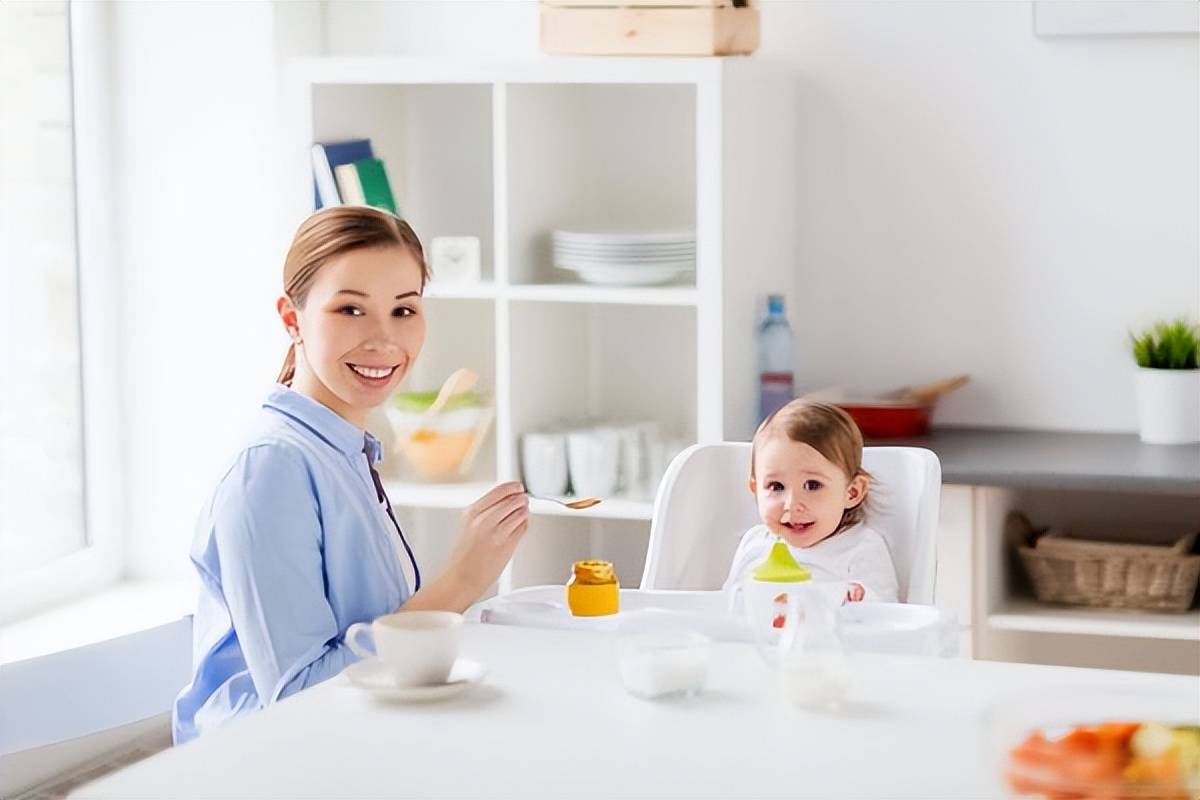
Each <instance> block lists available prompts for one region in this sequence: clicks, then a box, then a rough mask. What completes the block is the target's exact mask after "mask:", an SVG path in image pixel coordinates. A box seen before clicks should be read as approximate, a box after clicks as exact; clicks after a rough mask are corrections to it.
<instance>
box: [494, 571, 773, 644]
mask: <svg viewBox="0 0 1200 800" xmlns="http://www.w3.org/2000/svg"><path fill="white" fill-rule="evenodd" d="M473 611H475V612H477V613H478V619H479V621H480V622H484V623H490V624H493V625H519V626H525V627H531V628H558V629H566V630H587V631H612V632H617V631H620V630H623V629H625V628H627V627H629V626H639V627H640V626H642V625H661V626H663V627H668V626H677V627H684V628H689V629H691V630H695V631H698V632H700V633H704V634H707V635H708V636H711V637H713V638H714V639H717V640H720V641H749V640H750V631H749V630H748V629H747V628H746V626H745V625H744V624H743V623H742V621H741V620H739V619H736V618H735V617H733V616H731V615H730V614H729V611H728V609H727V597H726V595H725V593H724V592H720V591H660V590H651V589H647V590H642V589H622V590H621V610H620V611H619V612H618V613H616V614H609V615H606V616H602V617H577V616H575V615H573V614H572V613H571V612H570V610H569V609H568V608H567V598H566V592H565V590H564V588H563V587H562V586H555V585H552V586H527V587H525V588H523V589H517V590H516V591H513V592H509V593H508V594H504V595H498V596H496V597H493V598H490V599H488V600H484V601H483V602H481V603H478V604H476V606H475V607H474V609H473Z"/></svg>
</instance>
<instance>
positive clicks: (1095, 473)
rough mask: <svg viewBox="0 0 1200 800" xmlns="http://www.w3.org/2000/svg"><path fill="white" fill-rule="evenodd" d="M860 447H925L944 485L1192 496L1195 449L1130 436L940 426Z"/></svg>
mask: <svg viewBox="0 0 1200 800" xmlns="http://www.w3.org/2000/svg"><path fill="white" fill-rule="evenodd" d="M867 444H868V445H876V446H886V445H904V446H915V447H927V448H929V449H930V450H932V451H933V452H935V453H937V455H938V458H939V459H940V460H941V462H942V481H943V482H944V483H958V484H969V485H973V486H1004V487H1013V488H1037V489H1070V490H1079V491H1102V492H1110V491H1111V492H1136V493H1150V494H1172V495H1187V496H1195V497H1200V444H1190V445H1149V444H1142V442H1141V441H1140V440H1139V439H1138V437H1137V435H1136V434H1124V433H1073V432H1072V433H1068V432H1062V431H1029V430H998V429H985V428H941V429H936V430H933V431H931V432H930V433H929V434H928V435H926V436H922V437H917V438H910V439H877V440H868V441H867Z"/></svg>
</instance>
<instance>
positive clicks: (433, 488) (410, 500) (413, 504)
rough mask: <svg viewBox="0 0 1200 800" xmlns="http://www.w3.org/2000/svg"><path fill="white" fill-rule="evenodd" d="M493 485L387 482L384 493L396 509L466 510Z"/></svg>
mask: <svg viewBox="0 0 1200 800" xmlns="http://www.w3.org/2000/svg"><path fill="white" fill-rule="evenodd" d="M493 485H494V484H491V483H416V482H412V481H397V480H385V481H384V482H383V488H384V491H386V492H387V495H388V499H389V500H390V501H391V503H392V505H393V506H395V507H396V508H456V509H457V508H466V507H467V506H469V505H471V503H474V502H475V501H476V500H478V499H479V498H480V497H481V496H482V495H483V494H484V493H486V492H487V491H488V490H489V489H491V488H492V486H493Z"/></svg>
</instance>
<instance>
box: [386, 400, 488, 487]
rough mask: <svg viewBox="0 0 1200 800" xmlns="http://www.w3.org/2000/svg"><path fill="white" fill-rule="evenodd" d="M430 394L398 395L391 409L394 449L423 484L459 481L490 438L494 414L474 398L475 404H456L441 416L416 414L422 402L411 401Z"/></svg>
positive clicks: (445, 410) (388, 412)
mask: <svg viewBox="0 0 1200 800" xmlns="http://www.w3.org/2000/svg"><path fill="white" fill-rule="evenodd" d="M427 394H428V393H425V392H419V393H409V394H407V395H398V396H397V403H394V404H392V405H389V406H388V408H387V415H388V421H389V422H390V423H391V425H392V430H393V431H394V432H395V447H396V449H397V450H398V451H400V452H401V453H403V454H404V460H405V462H406V463H407V465H408V467H409V468H411V470H412V471H413V472H414V473H415V475H416V476H417V477H418V478H420V479H421V480H426V481H447V480H457V479H460V478H462V477H464V476H465V475H466V474H467V473H468V472H469V471H470V469H471V465H472V464H473V463H474V461H475V456H476V455H477V454H478V452H479V448H480V447H481V446H482V445H483V442H484V440H485V439H486V438H487V434H488V431H489V429H490V428H491V424H492V419H493V417H494V415H495V412H494V410H493V409H492V407H491V406H490V405H487V404H484V403H482V402H481V401H479V400H478V398H477V397H474V398H473V399H474V402H473V403H460V404H458V405H457V407H455V405H454V404H453V403H451V404H447V408H446V409H444V410H443V411H441V412H440V413H438V414H434V415H433V416H432V417H427V416H426V415H425V413H424V412H423V411H420V410H413V409H414V407H419V402H417V401H412V400H411V398H412V397H413V396H416V397H417V398H418V399H419V400H423V399H424V396H425V395H427ZM469 394H471V395H473V393H469ZM405 400H407V401H408V402H407V403H406V402H404V401H405ZM429 402H432V399H430V401H429ZM397 405H399V406H400V407H397Z"/></svg>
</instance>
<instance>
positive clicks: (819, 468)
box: [725, 399, 899, 602]
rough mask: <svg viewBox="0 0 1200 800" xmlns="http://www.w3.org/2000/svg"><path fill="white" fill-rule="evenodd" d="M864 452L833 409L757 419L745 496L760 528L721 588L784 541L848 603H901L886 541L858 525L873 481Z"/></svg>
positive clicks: (796, 404)
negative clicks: (838, 585) (837, 584)
mask: <svg viewBox="0 0 1200 800" xmlns="http://www.w3.org/2000/svg"><path fill="white" fill-rule="evenodd" d="M862 451H863V439H862V433H861V432H860V431H859V429H858V426H857V425H855V424H854V420H852V419H851V418H850V416H849V415H848V414H847V413H846V412H845V411H843V410H842V409H840V408H838V407H837V406H832V405H827V404H825V403H818V402H813V401H809V400H803V399H800V400H793V401H792V402H790V403H788V404H787V405H786V406H784V407H783V408H781V409H779V410H778V411H776V412H775V413H774V414H772V415H771V416H769V417H767V419H766V420H764V421H763V423H762V425H760V426H759V427H758V431H757V432H756V433H755V434H754V446H753V453H752V455H751V458H750V492H751V493H752V494H753V495H754V496H755V499H756V500H757V501H758V514H759V517H761V519H762V522H763V524H762V525H756V526H754V527H753V528H751V529H750V530H748V531H746V534H745V535H744V536H743V537H742V541H741V543H740V544H739V545H738V549H737V553H736V554H734V557H733V566H732V567H731V568H730V570H729V577H728V578H727V579H726V581H725V587H726V588H727V589H729V588H731V587H735V586H738V585H740V584H741V582H742V580H743V579H744V578H745V577H746V575H747V574H748V573H750V572H751V571H753V570H754V568H755V567H757V566H758V565H759V564H761V563H762V562H763V561H764V560H765V559H766V558H767V555H768V553H770V551H771V548H772V546H773V545H774V544H775V543H776V542H778V541H780V540H782V541H784V542H785V543H787V545H788V550H789V551H790V552H791V554H792V556H793V557H794V558H795V560H796V561H797V562H798V563H799V564H801V565H803V566H805V567H807V568H808V570H809V571H810V572H811V573H812V577H813V578H814V579H815V580H838V581H846V582H848V584H849V589H848V591H847V593H846V599H847V600H849V601H859V600H876V601H882V602H896V601H897V600H898V599H899V598H898V594H899V587H898V585H897V581H896V568H895V565H894V564H893V563H892V555H891V553H890V552H889V551H888V547H887V543H886V542H885V541H884V540H883V537H882V536H880V535H879V533H878V532H877V531H874V530H872V529H871V528H869V527H867V526H866V525H865V524H864V522H863V520H864V518H865V516H866V508H865V506H866V501H867V494H868V492H869V491H870V485H871V476H870V475H869V474H868V473H867V472H866V471H865V470H864V469H863V467H862Z"/></svg>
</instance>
